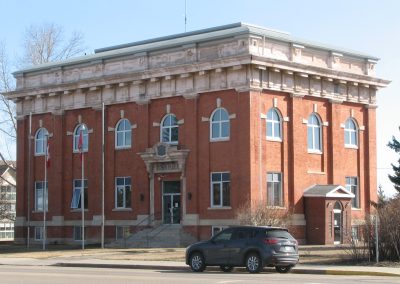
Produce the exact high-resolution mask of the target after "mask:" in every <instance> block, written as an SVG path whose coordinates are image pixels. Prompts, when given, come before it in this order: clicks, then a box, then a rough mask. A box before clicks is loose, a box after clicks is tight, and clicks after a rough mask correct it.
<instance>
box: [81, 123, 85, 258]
mask: <svg viewBox="0 0 400 284" xmlns="http://www.w3.org/2000/svg"><path fill="white" fill-rule="evenodd" d="M84 129H85V125H84V124H82V128H81V137H82V146H81V158H82V181H81V210H82V234H81V236H82V250H84V249H85V181H84V177H85V167H84V165H85V162H84V161H85V155H84V138H83V130H84Z"/></svg>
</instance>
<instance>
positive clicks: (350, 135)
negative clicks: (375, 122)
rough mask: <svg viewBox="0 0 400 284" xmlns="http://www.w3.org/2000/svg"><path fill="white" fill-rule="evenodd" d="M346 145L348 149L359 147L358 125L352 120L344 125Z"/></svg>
mask: <svg viewBox="0 0 400 284" xmlns="http://www.w3.org/2000/svg"><path fill="white" fill-rule="evenodd" d="M344 145H345V146H346V147H357V146H358V135H357V124H356V123H355V121H354V120H353V119H351V118H349V119H348V120H346V123H345V125H344Z"/></svg>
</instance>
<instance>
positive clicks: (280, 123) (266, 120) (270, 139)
mask: <svg viewBox="0 0 400 284" xmlns="http://www.w3.org/2000/svg"><path fill="white" fill-rule="evenodd" d="M271 110H273V111H275V112H276V114H277V115H278V119H279V121H276V120H270V119H268V112H270V111H271ZM282 121H283V118H282V115H281V112H280V111H279V110H278V108H276V107H272V108H270V109H269V110H268V111H267V113H266V115H265V122H266V127H265V130H266V133H265V134H266V139H267V140H268V141H274V142H282V140H283V139H282V136H283V133H282ZM268 122H270V123H272V126H274V124H279V131H280V133H281V135H280V137H276V136H268ZM274 131H275V128H274V127H272V134H274Z"/></svg>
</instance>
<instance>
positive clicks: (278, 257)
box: [186, 226, 299, 273]
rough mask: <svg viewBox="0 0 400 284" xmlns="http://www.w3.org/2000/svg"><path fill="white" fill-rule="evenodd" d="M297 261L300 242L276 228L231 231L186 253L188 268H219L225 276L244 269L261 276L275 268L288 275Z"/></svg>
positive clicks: (238, 228) (190, 248) (228, 230)
mask: <svg viewBox="0 0 400 284" xmlns="http://www.w3.org/2000/svg"><path fill="white" fill-rule="evenodd" d="M298 261H299V254H298V246H297V241H296V240H295V239H294V238H293V237H292V235H291V234H289V232H288V230H286V229H283V228H275V227H255V226H243V227H232V228H228V229H225V230H223V231H221V232H220V233H218V234H217V235H215V236H214V237H213V238H211V239H210V240H208V241H204V242H199V243H195V244H192V245H190V246H189V247H188V248H187V249H186V264H188V265H189V266H190V268H191V269H192V270H193V271H195V272H202V271H203V270H204V269H205V268H206V266H219V267H220V268H221V270H222V271H224V272H229V271H231V270H232V269H233V268H234V267H235V266H245V267H246V269H247V271H249V272H250V273H258V272H260V271H261V269H262V268H263V267H264V266H272V267H273V266H274V267H275V269H276V271H278V272H280V273H287V272H289V271H290V270H291V269H292V267H293V266H295V265H296V264H297V263H298Z"/></svg>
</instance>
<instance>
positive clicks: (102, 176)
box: [101, 102, 105, 248]
mask: <svg viewBox="0 0 400 284" xmlns="http://www.w3.org/2000/svg"><path fill="white" fill-rule="evenodd" d="M101 118H102V120H101V128H102V132H101V248H104V225H105V224H104V223H105V214H104V132H105V131H104V120H105V117H104V102H103V104H102V108H101Z"/></svg>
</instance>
